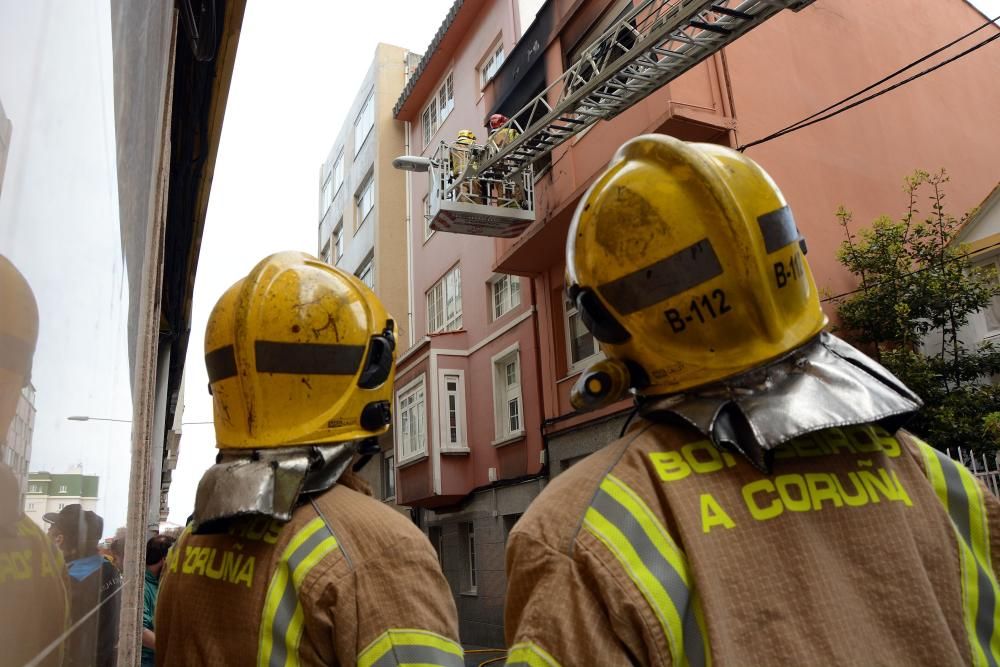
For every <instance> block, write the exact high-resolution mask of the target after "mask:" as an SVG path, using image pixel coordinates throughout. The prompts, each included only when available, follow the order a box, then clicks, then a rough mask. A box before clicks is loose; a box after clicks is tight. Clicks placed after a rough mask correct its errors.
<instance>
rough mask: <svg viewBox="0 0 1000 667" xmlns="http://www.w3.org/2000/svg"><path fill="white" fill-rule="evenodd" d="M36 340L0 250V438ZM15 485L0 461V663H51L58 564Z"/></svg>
mask: <svg viewBox="0 0 1000 667" xmlns="http://www.w3.org/2000/svg"><path fill="white" fill-rule="evenodd" d="M37 340H38V304H37V302H36V301H35V295H34V292H33V291H32V289H31V286H30V285H28V281H27V280H25V278H24V276H23V275H21V272H20V271H18V270H17V268H16V267H15V266H14V265H13V264H12V263H11V262H10V260H8V259H7V258H6V257H4V256H3V255H0V438H2V437H3V436H5V435H6V434H7V432H8V429H9V428H10V424H11V422H12V421H13V420H14V416H15V414H16V413H17V404H18V400H19V399H20V397H21V390H22V389H23V388H24V387H26V386H27V385H28V383H29V382H30V381H31V367H32V363H33V360H34V356H35V343H36V342H37ZM22 491H23V489H22V488H21V485H20V482H19V480H18V478H17V476H16V475H15V474H14V471H13V470H11V468H10V466H8V465H7V463H6V462H5V461H0V647H2V652H3V653H2V656H3V657H2V658H0V663H2V664H11V665H23V664H26V663H28V662H30V661H31V660H34V659H39V662H38V663H36V664H39V665H45V666H48V665H52V666H58V665H59V664H60V663H61V662H62V660H63V654H64V652H65V651H64V647H63V644H62V643H56V642H58V640H60V639H65V637H63V636H62V635H63V632H64V631H65V630H66V627H67V625H68V623H67V621H68V620H69V593H68V587H69V583H68V581H67V576H66V565H65V563H64V562H63V559H62V555H61V554H60V552H59V550H58V549H57V548H55V546H54V545H53V544H52V543H51V542H50V541H49V540H48V538H47V537H46V536H45V533H44V532H42V529H41V528H39V527H38V526H37V525H36V524H35V522H34V521H32V520H31V518H30V517H28V516H27V515H25V514H24V511H23V508H24V504H23V498H22V496H21V493H22ZM53 646H55V647H54V648H52V647H53ZM47 648H48V649H50V650H48V651H47V652H46V649H47ZM43 653H44V657H41V656H42V654H43Z"/></svg>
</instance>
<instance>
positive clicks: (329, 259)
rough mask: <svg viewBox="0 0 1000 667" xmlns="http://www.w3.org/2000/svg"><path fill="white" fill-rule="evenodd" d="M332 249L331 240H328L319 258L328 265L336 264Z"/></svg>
mask: <svg viewBox="0 0 1000 667" xmlns="http://www.w3.org/2000/svg"><path fill="white" fill-rule="evenodd" d="M331 248H332V246H331V245H330V239H327V240H326V243H324V244H323V249H322V250H321V251H320V253H319V258H320V259H322V260H323V261H324V262H326V263H327V264H333V262H334V259H333V254H332V251H331Z"/></svg>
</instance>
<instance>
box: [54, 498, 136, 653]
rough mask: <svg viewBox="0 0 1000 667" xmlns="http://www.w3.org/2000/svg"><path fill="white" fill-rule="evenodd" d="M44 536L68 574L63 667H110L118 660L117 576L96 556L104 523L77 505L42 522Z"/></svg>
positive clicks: (66, 507)
mask: <svg viewBox="0 0 1000 667" xmlns="http://www.w3.org/2000/svg"><path fill="white" fill-rule="evenodd" d="M43 518H44V519H45V522H46V523H48V524H49V531H48V536H49V539H51V540H52V542H53V543H54V544H55V545H56V546H57V547H59V549H60V550H61V551H62V553H63V559H64V560H65V561H66V571H67V573H68V575H69V593H70V595H69V597H70V623H71V624H72V625H76V624H77V623H79V625H78V626H77V627H76V628H75V629H74V630H72V633H71V634H70V636H69V639H68V641H67V647H66V659H67V664H68V665H74V666H75V665H97V666H98V667H113V666H114V665H115V664H116V663H117V660H118V618H119V611H120V608H121V595H120V594H121V586H122V578H121V573H120V572H119V571H118V570H117V568H115V566H114V565H112V564H111V563H110V562H109V561H108V560H106V559H105V558H104V557H103V556H101V554H100V553H99V552H98V551H97V543H98V542H99V541H100V539H101V533H102V531H103V530H104V520H103V519H102V518H101V517H100V516H98V515H97V514H95V513H94V512H92V511H91V510H84V509H83V507H82V506H81V505H80V504H79V503H73V504H70V505H66V506H65V507H63V508H62V510H60V511H59V512H48V513H46V514H45V515H44V517H43Z"/></svg>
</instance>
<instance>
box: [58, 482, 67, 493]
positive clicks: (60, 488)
mask: <svg viewBox="0 0 1000 667" xmlns="http://www.w3.org/2000/svg"><path fill="white" fill-rule="evenodd" d="M59 493H66V485H65V484H60V485H59Z"/></svg>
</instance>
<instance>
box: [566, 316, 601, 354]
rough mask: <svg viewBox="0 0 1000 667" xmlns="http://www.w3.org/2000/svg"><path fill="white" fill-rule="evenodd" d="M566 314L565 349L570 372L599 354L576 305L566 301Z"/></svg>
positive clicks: (595, 342)
mask: <svg viewBox="0 0 1000 667" xmlns="http://www.w3.org/2000/svg"><path fill="white" fill-rule="evenodd" d="M565 313H566V322H565V324H566V348H567V353H568V355H569V369H570V372H573V371H576V370H578V369H579V368H580V366H581V364H582V362H584V361H586V360H587V359H589V358H590V357H592V356H594V355H595V354H597V353H598V352H600V348H599V347H598V346H597V341H596V340H595V339H594V336H593V334H591V333H590V331H589V330H588V329H587V327H586V326H584V324H583V318H582V317H581V316H580V312H579V311H578V310H577V309H576V304H575V303H573V302H572V301H569V300H567V301H566V303H565Z"/></svg>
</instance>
